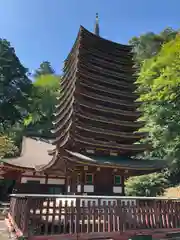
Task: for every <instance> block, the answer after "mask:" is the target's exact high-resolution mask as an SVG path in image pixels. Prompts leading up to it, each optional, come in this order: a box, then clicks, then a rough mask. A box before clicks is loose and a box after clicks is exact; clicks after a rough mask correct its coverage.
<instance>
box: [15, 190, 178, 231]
mask: <svg viewBox="0 0 180 240" xmlns="http://www.w3.org/2000/svg"><path fill="white" fill-rule="evenodd" d="M60 197H61V199H60V198H59V197H57V196H52V195H51V196H50V195H49V196H48V195H47V196H37V195H34V196H33V195H29V196H23V195H18V194H17V195H14V196H13V197H12V198H11V204H10V216H11V217H12V219H13V221H14V222H15V225H16V227H17V228H18V229H20V230H21V231H22V233H23V235H26V236H41V235H57V234H77V233H78V234H80V233H101V232H102V233H111V232H117V233H124V232H126V231H129V230H143V229H144V230H147V229H154V230H155V229H175V228H179V227H180V200H179V199H171V200H170V199H158V198H156V199H155V198H154V199H153V198H138V199H137V198H136V199H135V198H133V201H132V198H114V199H112V197H111V199H110V198H109V197H93V198H92V197H88V196H69V197H67V196H60ZM125 200H126V202H125Z"/></svg>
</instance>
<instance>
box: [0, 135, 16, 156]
mask: <svg viewBox="0 0 180 240" xmlns="http://www.w3.org/2000/svg"><path fill="white" fill-rule="evenodd" d="M17 151H18V149H17V147H16V146H15V145H14V143H13V141H12V139H11V138H9V137H8V136H0V159H2V158H4V157H5V156H13V155H14V153H15V152H17Z"/></svg>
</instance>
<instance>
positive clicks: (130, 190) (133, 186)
mask: <svg viewBox="0 0 180 240" xmlns="http://www.w3.org/2000/svg"><path fill="white" fill-rule="evenodd" d="M125 187H126V195H128V196H146V197H156V196H159V195H163V193H164V191H165V189H166V188H167V187H168V180H167V179H166V178H165V176H164V174H163V173H152V174H147V175H142V176H138V177H130V178H129V179H128V180H127V181H126V182H125Z"/></svg>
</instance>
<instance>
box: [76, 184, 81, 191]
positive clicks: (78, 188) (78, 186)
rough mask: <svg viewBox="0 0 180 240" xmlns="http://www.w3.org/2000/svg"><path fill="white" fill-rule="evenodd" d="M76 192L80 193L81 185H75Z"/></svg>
mask: <svg viewBox="0 0 180 240" xmlns="http://www.w3.org/2000/svg"><path fill="white" fill-rule="evenodd" d="M77 192H81V185H80V184H79V185H77Z"/></svg>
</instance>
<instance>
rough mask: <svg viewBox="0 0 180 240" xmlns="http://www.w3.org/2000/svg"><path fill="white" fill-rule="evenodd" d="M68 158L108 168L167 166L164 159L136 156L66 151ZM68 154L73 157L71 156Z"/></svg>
mask: <svg viewBox="0 0 180 240" xmlns="http://www.w3.org/2000/svg"><path fill="white" fill-rule="evenodd" d="M67 152H68V154H69V157H68V159H69V160H72V161H75V162H77V163H79V164H88V165H94V166H96V165H97V166H101V167H109V168H121V169H129V170H161V169H163V168H165V167H166V166H167V162H166V161H164V160H157V159H153V160H143V159H136V158H133V159H132V158H123V156H122V157H120V156H108V157H98V156H93V155H91V156H90V155H89V156H88V155H83V154H80V153H77V152H71V151H68V150H67ZM70 156H72V157H74V158H71V157H70Z"/></svg>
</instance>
